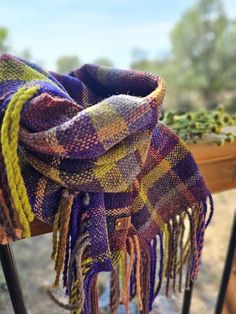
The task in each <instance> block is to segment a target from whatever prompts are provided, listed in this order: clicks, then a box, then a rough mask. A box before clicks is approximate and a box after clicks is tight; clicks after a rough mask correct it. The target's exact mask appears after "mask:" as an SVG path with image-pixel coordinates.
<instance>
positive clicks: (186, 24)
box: [171, 0, 236, 102]
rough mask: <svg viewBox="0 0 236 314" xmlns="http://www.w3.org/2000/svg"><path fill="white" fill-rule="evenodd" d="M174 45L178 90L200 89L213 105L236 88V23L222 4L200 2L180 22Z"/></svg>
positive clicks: (212, 0) (174, 37)
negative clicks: (216, 97) (223, 94)
mask: <svg viewBox="0 0 236 314" xmlns="http://www.w3.org/2000/svg"><path fill="white" fill-rule="evenodd" d="M171 42H172V51H173V57H174V61H175V64H176V68H177V69H178V72H179V73H180V75H179V80H178V82H177V84H178V85H179V87H181V88H182V89H185V90H198V91H199V92H200V93H201V95H202V96H203V97H204V98H205V99H208V100H209V101H210V102H212V101H213V99H214V95H215V93H218V92H220V91H225V90H229V89H232V88H234V83H233V82H234V81H235V79H236V67H235V66H234V65H235V64H236V54H235V51H236V21H232V20H229V19H228V18H227V16H226V15H225V13H224V8H223V4H222V1H220V0H200V1H199V2H198V3H197V5H196V6H195V7H193V8H192V9H190V10H188V11H187V12H186V13H185V14H184V15H183V16H182V19H181V20H180V21H179V22H178V23H177V25H176V26H175V28H174V29H173V31H172V33H171Z"/></svg>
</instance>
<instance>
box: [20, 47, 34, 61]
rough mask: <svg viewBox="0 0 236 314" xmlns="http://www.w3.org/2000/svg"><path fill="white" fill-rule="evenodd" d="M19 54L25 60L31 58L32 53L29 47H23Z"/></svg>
mask: <svg viewBox="0 0 236 314" xmlns="http://www.w3.org/2000/svg"><path fill="white" fill-rule="evenodd" d="M20 56H21V57H22V58H24V59H26V60H31V59H32V55H31V52H30V50H29V49H27V48H26V49H24V50H23V51H22V52H21V53H20Z"/></svg>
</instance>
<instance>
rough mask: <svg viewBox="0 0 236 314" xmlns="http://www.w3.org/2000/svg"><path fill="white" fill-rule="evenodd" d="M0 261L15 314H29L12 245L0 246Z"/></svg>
mask: <svg viewBox="0 0 236 314" xmlns="http://www.w3.org/2000/svg"><path fill="white" fill-rule="evenodd" d="M0 260H1V263H2V269H3V272H4V275H5V279H6V283H7V286H8V290H9V294H10V297H11V302H12V306H13V309H14V312H15V314H27V309H26V305H25V302H24V296H23V292H22V288H21V284H20V279H19V275H18V272H17V268H16V263H15V258H14V254H13V251H12V248H11V245H10V244H6V245H5V244H4V245H0Z"/></svg>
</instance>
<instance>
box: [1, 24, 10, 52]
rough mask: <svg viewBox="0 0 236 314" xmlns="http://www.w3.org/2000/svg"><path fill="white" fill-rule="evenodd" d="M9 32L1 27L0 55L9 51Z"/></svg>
mask: <svg viewBox="0 0 236 314" xmlns="http://www.w3.org/2000/svg"><path fill="white" fill-rule="evenodd" d="M7 39H8V30H7V28H5V27H0V53H2V52H6V51H7V50H8V45H7Z"/></svg>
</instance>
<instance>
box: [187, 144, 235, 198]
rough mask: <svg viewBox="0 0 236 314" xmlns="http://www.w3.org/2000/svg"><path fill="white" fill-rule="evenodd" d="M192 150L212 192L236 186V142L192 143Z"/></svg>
mask: <svg viewBox="0 0 236 314" xmlns="http://www.w3.org/2000/svg"><path fill="white" fill-rule="evenodd" d="M189 147H190V149H191V152H192V154H193V156H194V158H195V160H196V161H197V164H198V166H199V168H200V171H201V173H202V175H203V177H204V179H205V181H206V184H207V186H208V188H209V190H210V191H211V192H212V193H217V192H222V191H226V190H230V189H234V188H236V143H233V144H229V143H226V144H225V145H224V146H223V147H219V146H217V145H216V144H191V145H189Z"/></svg>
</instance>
